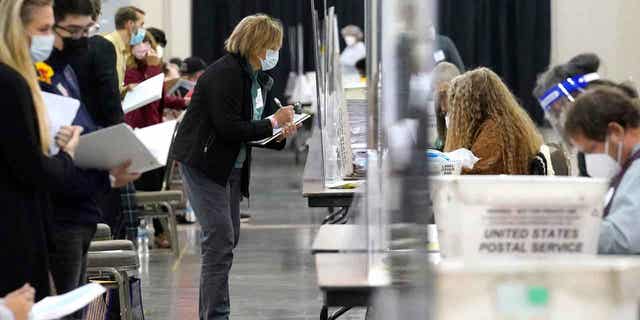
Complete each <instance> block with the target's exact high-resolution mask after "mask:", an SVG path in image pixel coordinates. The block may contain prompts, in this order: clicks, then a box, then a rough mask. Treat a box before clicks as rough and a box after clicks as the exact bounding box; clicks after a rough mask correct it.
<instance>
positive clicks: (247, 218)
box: [240, 213, 251, 223]
mask: <svg viewBox="0 0 640 320" xmlns="http://www.w3.org/2000/svg"><path fill="white" fill-rule="evenodd" d="M249 221H251V215H250V214H248V213H240V222H241V223H249Z"/></svg>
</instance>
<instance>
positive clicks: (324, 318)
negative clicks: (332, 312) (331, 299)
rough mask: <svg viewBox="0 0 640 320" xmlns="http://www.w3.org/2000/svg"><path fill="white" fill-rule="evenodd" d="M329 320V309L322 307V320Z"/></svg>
mask: <svg viewBox="0 0 640 320" xmlns="http://www.w3.org/2000/svg"><path fill="white" fill-rule="evenodd" d="M328 319H329V308H327V306H322V310H321V311H320V320H328Z"/></svg>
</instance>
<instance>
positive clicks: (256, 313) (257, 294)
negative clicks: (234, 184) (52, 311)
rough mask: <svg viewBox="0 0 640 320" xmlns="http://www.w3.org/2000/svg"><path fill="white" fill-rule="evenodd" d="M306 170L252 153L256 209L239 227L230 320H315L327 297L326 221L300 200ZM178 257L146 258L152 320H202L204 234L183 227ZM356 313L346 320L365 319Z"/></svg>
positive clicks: (162, 253)
mask: <svg viewBox="0 0 640 320" xmlns="http://www.w3.org/2000/svg"><path fill="white" fill-rule="evenodd" d="M303 168H304V166H303V164H299V165H296V164H295V161H294V156H293V154H292V152H289V151H283V152H275V151H267V150H255V151H254V165H253V175H252V196H251V207H250V208H248V202H243V204H242V208H243V211H244V212H248V213H250V214H251V215H252V216H253V218H252V220H251V222H250V223H248V224H243V225H242V231H241V238H240V243H239V245H238V248H237V249H236V251H235V259H234V264H233V268H232V270H231V278H230V283H231V309H232V310H231V319H233V320H244V319H247V320H248V319H251V320H266V319H278V320H287V319H318V318H319V314H320V308H321V303H322V294H321V292H320V291H319V290H318V288H317V286H316V274H315V267H314V260H313V256H312V255H311V253H310V248H311V243H312V241H313V236H314V235H315V232H316V231H317V229H318V227H319V224H320V221H322V218H323V217H324V215H325V212H326V211H324V210H322V209H309V208H308V207H307V203H306V199H304V198H303V197H302V193H301V182H302V171H303ZM179 233H180V240H181V243H180V246H181V255H180V257H179V258H174V256H173V255H172V254H171V253H170V252H169V251H166V250H150V251H149V252H148V253H141V262H142V263H141V264H142V267H141V270H140V277H141V278H142V293H143V304H144V309H145V315H146V318H147V319H151V320H164V319H198V282H199V278H200V255H199V250H200V246H199V242H200V241H199V233H200V228H199V226H198V225H197V224H195V225H181V226H180V227H179ZM363 318H364V310H354V311H351V312H350V313H348V314H347V315H345V316H344V317H343V318H341V319H346V320H349V319H363Z"/></svg>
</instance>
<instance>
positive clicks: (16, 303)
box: [4, 284, 36, 320]
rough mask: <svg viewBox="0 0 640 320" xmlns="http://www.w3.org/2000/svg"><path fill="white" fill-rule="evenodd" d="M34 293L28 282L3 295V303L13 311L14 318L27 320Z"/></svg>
mask: <svg viewBox="0 0 640 320" xmlns="http://www.w3.org/2000/svg"><path fill="white" fill-rule="evenodd" d="M35 294H36V290H35V289H33V288H32V287H31V286H30V285H29V284H25V285H24V286H23V287H22V288H20V289H18V290H16V291H13V292H11V293H9V294H8V295H7V296H6V297H4V303H5V305H6V306H7V308H9V310H11V312H13V316H14V317H15V319H16V320H27V319H29V312H31V307H33V300H34V297H35Z"/></svg>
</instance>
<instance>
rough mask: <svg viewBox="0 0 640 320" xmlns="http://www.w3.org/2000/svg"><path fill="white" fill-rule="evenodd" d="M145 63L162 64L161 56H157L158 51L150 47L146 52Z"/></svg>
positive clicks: (151, 64)
mask: <svg viewBox="0 0 640 320" xmlns="http://www.w3.org/2000/svg"><path fill="white" fill-rule="evenodd" d="M147 64H148V65H150V66H159V65H160V64H162V58H160V56H158V53H157V52H156V51H155V50H153V48H152V49H150V50H149V52H148V53H147Z"/></svg>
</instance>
